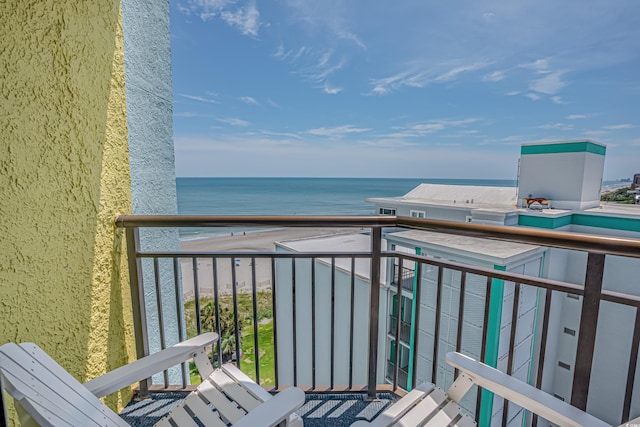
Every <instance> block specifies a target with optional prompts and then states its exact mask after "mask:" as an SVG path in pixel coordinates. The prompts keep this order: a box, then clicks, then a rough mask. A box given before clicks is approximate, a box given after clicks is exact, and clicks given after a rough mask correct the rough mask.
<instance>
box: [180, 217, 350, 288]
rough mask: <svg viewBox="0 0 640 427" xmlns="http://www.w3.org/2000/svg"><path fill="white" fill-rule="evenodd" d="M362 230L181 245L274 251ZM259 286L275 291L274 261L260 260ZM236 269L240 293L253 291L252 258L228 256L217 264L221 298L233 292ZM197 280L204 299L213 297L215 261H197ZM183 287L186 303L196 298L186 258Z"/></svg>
mask: <svg viewBox="0 0 640 427" xmlns="http://www.w3.org/2000/svg"><path fill="white" fill-rule="evenodd" d="M357 231H359V229H358V228H284V229H278V230H269V231H261V232H251V233H247V234H235V235H233V236H221V237H211V238H203V239H196V240H185V241H181V242H180V250H181V251H189V252H207V251H213V252H227V251H230V252H261V251H273V250H274V249H275V242H276V241H287V240H296V239H304V238H308V237H314V236H327V235H331V234H342V233H349V232H357ZM255 267H256V268H255V270H256V284H257V287H258V289H259V290H270V289H271V276H272V275H271V260H270V259H256V266H255ZM234 268H235V274H236V277H235V282H236V283H237V288H238V290H239V291H240V292H251V281H252V277H251V276H252V265H251V258H246V257H244V258H241V257H234V256H231V257H228V258H219V259H218V260H217V262H216V271H217V278H218V290H219V293H220V294H221V295H224V294H230V293H231V292H232V289H233V287H232V284H233V276H232V269H234ZM197 272H198V274H197V280H198V288H199V290H200V295H201V296H212V295H213V288H214V283H213V277H214V276H213V262H212V260H211V259H204V258H203V259H198V260H197ZM182 288H183V293H184V297H185V300H191V299H193V298H194V275H193V262H192V260H191V259H182Z"/></svg>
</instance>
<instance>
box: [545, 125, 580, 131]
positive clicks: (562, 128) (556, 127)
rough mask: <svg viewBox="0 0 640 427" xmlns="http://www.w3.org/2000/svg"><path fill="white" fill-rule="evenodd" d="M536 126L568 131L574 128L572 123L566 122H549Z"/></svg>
mask: <svg viewBox="0 0 640 427" xmlns="http://www.w3.org/2000/svg"><path fill="white" fill-rule="evenodd" d="M538 127H539V128H540V129H556V130H563V131H569V130H573V129H574V128H573V125H570V124H566V123H549V124H546V125H542V126H538Z"/></svg>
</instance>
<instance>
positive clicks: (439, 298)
mask: <svg viewBox="0 0 640 427" xmlns="http://www.w3.org/2000/svg"><path fill="white" fill-rule="evenodd" d="M442 275H443V268H442V267H438V282H437V283H436V313H435V314H436V321H435V325H434V327H433V365H431V382H433V383H434V384H436V377H437V375H438V350H439V344H440V312H441V311H442Z"/></svg>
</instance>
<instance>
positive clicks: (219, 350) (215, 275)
mask: <svg viewBox="0 0 640 427" xmlns="http://www.w3.org/2000/svg"><path fill="white" fill-rule="evenodd" d="M211 274H213V305H214V306H215V309H216V333H217V334H218V342H217V343H216V354H217V356H218V366H222V330H221V325H220V298H219V294H218V258H215V257H212V258H211Z"/></svg>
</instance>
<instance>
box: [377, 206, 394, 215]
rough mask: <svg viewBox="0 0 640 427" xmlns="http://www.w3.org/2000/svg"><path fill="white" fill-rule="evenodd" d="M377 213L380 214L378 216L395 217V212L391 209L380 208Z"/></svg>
mask: <svg viewBox="0 0 640 427" xmlns="http://www.w3.org/2000/svg"><path fill="white" fill-rule="evenodd" d="M378 212H379V213H380V215H395V214H396V210H395V209H393V208H380V209H379V210H378Z"/></svg>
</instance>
